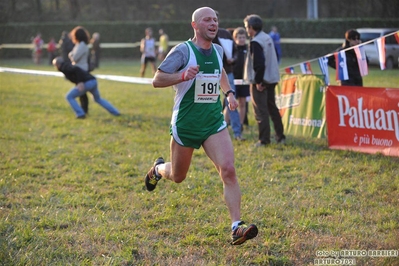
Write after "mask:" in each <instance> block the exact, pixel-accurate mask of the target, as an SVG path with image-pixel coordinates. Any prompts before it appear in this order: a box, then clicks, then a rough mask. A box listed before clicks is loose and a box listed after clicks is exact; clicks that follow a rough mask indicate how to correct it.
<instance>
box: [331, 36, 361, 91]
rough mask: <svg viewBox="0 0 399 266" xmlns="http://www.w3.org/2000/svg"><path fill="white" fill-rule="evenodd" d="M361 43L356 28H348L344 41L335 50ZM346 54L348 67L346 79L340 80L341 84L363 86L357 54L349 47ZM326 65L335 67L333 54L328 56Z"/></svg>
mask: <svg viewBox="0 0 399 266" xmlns="http://www.w3.org/2000/svg"><path fill="white" fill-rule="evenodd" d="M360 43H361V40H360V33H359V32H357V31H356V30H353V29H352V30H348V31H346V32H345V41H344V43H343V44H342V47H340V48H338V49H337V50H336V51H341V50H344V49H348V48H350V47H352V46H356V45H358V44H360ZM345 56H346V66H347V69H348V79H347V80H341V81H340V83H341V85H345V86H363V78H362V75H361V74H360V70H359V64H358V62H357V56H356V53H355V49H349V50H347V51H345ZM328 65H329V66H330V67H332V68H334V69H335V68H336V62H335V56H334V55H332V56H330V57H328Z"/></svg>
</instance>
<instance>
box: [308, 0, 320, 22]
mask: <svg viewBox="0 0 399 266" xmlns="http://www.w3.org/2000/svg"><path fill="white" fill-rule="evenodd" d="M317 4H318V0H308V19H318V18H319V12H318V7H317Z"/></svg>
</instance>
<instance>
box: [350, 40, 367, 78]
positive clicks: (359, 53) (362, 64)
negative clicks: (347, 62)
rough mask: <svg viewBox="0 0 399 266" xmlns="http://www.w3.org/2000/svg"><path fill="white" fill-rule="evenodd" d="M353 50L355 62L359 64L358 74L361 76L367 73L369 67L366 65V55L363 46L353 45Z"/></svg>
mask: <svg viewBox="0 0 399 266" xmlns="http://www.w3.org/2000/svg"><path fill="white" fill-rule="evenodd" d="M354 50H355V53H356V57H357V64H358V65H359V71H360V75H361V76H362V77H363V76H366V75H368V73H369V69H368V66H367V57H366V53H365V52H364V46H355V48H354Z"/></svg>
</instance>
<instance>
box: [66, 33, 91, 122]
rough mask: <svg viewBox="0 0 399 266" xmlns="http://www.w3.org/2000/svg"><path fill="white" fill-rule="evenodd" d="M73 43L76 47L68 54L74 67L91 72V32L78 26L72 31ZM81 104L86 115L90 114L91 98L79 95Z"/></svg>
mask: <svg viewBox="0 0 399 266" xmlns="http://www.w3.org/2000/svg"><path fill="white" fill-rule="evenodd" d="M71 37H72V42H73V43H74V45H75V46H74V47H73V49H72V51H71V52H70V53H69V54H68V57H69V59H70V60H71V63H72V65H74V66H78V67H80V68H81V69H82V70H84V71H87V72H89V53H90V51H89V46H88V44H89V40H90V34H89V32H88V31H87V30H86V29H85V28H83V27H82V26H77V27H75V28H74V29H73V30H72V31H71ZM79 100H80V104H81V106H82V108H83V110H84V111H85V113H86V114H88V113H89V98H88V97H87V94H86V93H83V94H80V95H79Z"/></svg>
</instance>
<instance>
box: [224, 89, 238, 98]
mask: <svg viewBox="0 0 399 266" xmlns="http://www.w3.org/2000/svg"><path fill="white" fill-rule="evenodd" d="M230 93H232V94H233V95H236V93H235V92H234V91H233V90H229V91H226V93H225V94H224V96H226V97H228V96H229V94H230Z"/></svg>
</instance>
